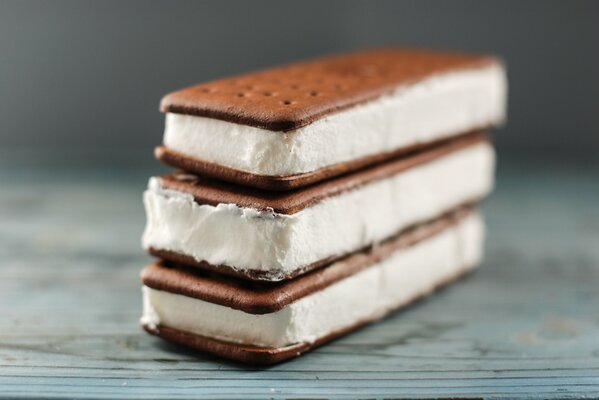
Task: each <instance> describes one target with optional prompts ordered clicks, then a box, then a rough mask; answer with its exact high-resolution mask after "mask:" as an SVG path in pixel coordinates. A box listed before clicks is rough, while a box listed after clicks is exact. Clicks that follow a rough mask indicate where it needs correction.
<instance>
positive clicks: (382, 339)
mask: <svg viewBox="0 0 599 400" xmlns="http://www.w3.org/2000/svg"><path fill="white" fill-rule="evenodd" d="M9 156H10V155H9ZM7 159H8V160H9V161H7ZM25 160H26V159H24V160H23V161H20V157H17V156H14V155H12V157H7V158H6V157H4V161H0V166H1V167H2V168H1V169H0V260H1V261H0V397H3V398H14V397H18V398H42V397H46V398H89V399H92V398H102V399H113V398H114V399H116V398H119V399H122V398H136V399H158V398H165V399H166V398H169V399H178V398H218V399H226V398H238V397H241V396H245V397H247V398H256V399H258V398H271V397H272V398H336V397H361V398H390V397H392V398H402V397H433V398H436V397H483V398H513V397H520V398H577V397H587V398H591V397H599V207H598V206H597V205H598V204H599V179H598V178H599V169H598V168H597V165H592V166H588V167H586V168H584V169H578V168H575V167H573V166H568V165H566V166H559V167H558V166H556V165H552V164H549V163H545V164H526V163H517V162H514V163H511V164H510V163H506V165H507V167H506V168H504V169H503V170H501V172H500V174H499V184H498V189H497V191H496V193H495V195H494V197H493V198H492V199H490V200H489V201H487V202H486V204H485V206H484V209H485V211H486V214H487V220H488V224H489V227H490V228H489V235H488V246H487V247H488V251H487V259H486V261H485V263H484V265H483V266H482V268H481V269H480V270H479V271H478V272H477V273H475V274H474V275H472V276H471V277H469V278H467V279H465V280H463V281H461V282H459V283H457V284H455V285H454V286H452V287H450V288H449V289H447V290H444V291H442V292H440V293H438V294H437V295H435V296H434V297H431V298H429V299H427V300H425V301H422V302H420V303H418V304H416V305H414V306H412V307H409V308H408V309H406V310H404V311H403V312H400V313H398V314H395V315H394V316H392V317H390V318H387V319H386V320H384V321H383V322H381V323H378V324H374V325H371V326H369V327H367V328H365V329H362V330H360V331H359V332H356V333H354V334H352V335H350V336H347V337H345V338H343V339H341V340H337V341H335V342H333V343H331V344H329V345H326V346H324V347H321V348H319V349H318V350H316V351H313V352H311V353H309V354H307V355H305V356H303V357H301V358H299V359H296V360H293V361H291V362H287V363H285V364H281V365H277V366H274V367H270V368H255V367H247V366H243V365H239V364H234V363H230V362H226V361H223V360H220V359H217V358H213V357H208V356H205V355H202V354H199V353H194V352H189V351H187V350H185V349H183V348H181V347H178V346H175V345H171V344H168V343H165V342H162V341H161V340H159V339H157V338H154V337H151V336H149V335H146V334H144V333H143V332H142V331H141V330H140V329H139V327H138V325H137V320H138V317H139V314H140V307H141V301H140V290H139V283H138V277H137V275H138V271H139V269H140V268H141V267H142V266H143V265H144V264H145V263H146V262H147V261H148V260H149V258H148V257H147V256H145V255H144V254H143V252H142V251H141V250H140V245H139V237H140V234H141V231H142V229H143V220H144V215H143V210H142V207H141V192H142V190H143V187H144V185H145V179H146V177H147V176H148V175H149V173H150V171H151V169H144V168H135V167H128V166H127V165H126V164H122V163H121V164H120V165H121V167H120V168H115V169H107V168H100V167H98V166H96V167H94V166H93V165H94V163H90V164H91V165H92V166H90V167H87V168H84V169H82V168H81V167H80V168H79V169H77V170H69V169H68V164H69V163H68V162H65V163H64V165H62V166H60V165H58V164H56V163H49V164H48V165H50V167H48V166H46V165H44V164H43V163H42V164H40V165H38V166H35V165H34V166H31V165H28V164H27V163H26V161H25ZM157 169H158V167H154V171H156V170H157Z"/></svg>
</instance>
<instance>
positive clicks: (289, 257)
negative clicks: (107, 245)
mask: <svg viewBox="0 0 599 400" xmlns="http://www.w3.org/2000/svg"><path fill="white" fill-rule="evenodd" d="M493 169H494V152H493V149H492V147H491V145H490V144H488V143H485V142H482V143H480V144H476V145H472V146H469V147H466V148H464V149H461V150H458V151H455V152H452V153H449V154H447V155H445V156H442V157H440V158H438V159H435V160H433V161H430V162H428V163H425V164H422V165H419V166H415V167H413V168H410V169H408V170H405V171H403V172H400V173H398V174H396V175H394V176H391V177H388V178H385V179H382V180H379V181H374V182H371V183H369V184H366V185H363V186H360V187H358V188H356V189H354V190H350V191H347V192H342V193H340V194H338V195H335V196H332V197H328V198H326V199H324V200H322V201H321V202H319V203H316V204H315V205H313V206H310V207H307V208H305V209H303V210H301V211H299V212H297V213H295V214H291V215H286V214H278V213H274V212H268V211H258V210H256V209H252V208H242V207H238V206H237V205H235V204H218V205H216V206H212V205H207V204H198V203H197V202H195V201H194V198H193V196H192V195H191V194H188V193H183V192H179V191H175V190H170V189H165V188H163V187H162V186H161V185H160V181H159V180H158V179H156V178H152V179H150V183H149V187H148V190H147V191H146V192H145V193H144V203H145V208H146V214H147V224H146V229H145V232H144V235H143V239H142V242H143V246H144V247H145V248H146V249H147V248H150V247H153V248H155V249H159V250H169V251H173V252H176V253H179V254H183V255H187V256H190V257H192V258H193V259H195V260H196V261H207V262H209V263H211V264H213V265H227V266H230V267H232V268H234V269H237V270H241V271H244V270H257V271H264V272H266V273H267V275H269V277H270V278H271V279H272V280H277V279H281V278H282V277H284V276H285V275H287V274H289V273H291V272H293V271H295V270H297V269H301V268H302V267H306V266H308V265H310V264H312V263H315V262H317V261H320V260H322V259H325V258H327V257H331V256H340V255H343V254H347V253H350V252H353V251H356V250H358V249H361V248H364V247H366V246H368V245H370V244H372V243H376V242H380V241H382V240H385V239H387V238H388V237H390V236H393V235H394V234H396V233H398V232H399V231H401V230H402V229H404V228H407V227H409V226H410V225H413V224H416V223H419V222H424V221H427V220H430V219H433V218H436V217H438V216H439V215H441V214H443V213H445V212H447V211H449V210H451V209H452V208H454V207H457V206H460V205H463V204H464V203H465V202H469V201H474V200H477V199H480V198H482V197H484V196H485V195H486V194H488V193H489V191H490V190H491V187H492V185H493Z"/></svg>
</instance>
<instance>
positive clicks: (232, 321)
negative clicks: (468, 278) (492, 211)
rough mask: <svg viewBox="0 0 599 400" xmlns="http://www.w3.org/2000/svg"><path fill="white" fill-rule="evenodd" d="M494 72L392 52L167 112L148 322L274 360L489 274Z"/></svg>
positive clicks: (210, 348)
mask: <svg viewBox="0 0 599 400" xmlns="http://www.w3.org/2000/svg"><path fill="white" fill-rule="evenodd" d="M505 102H506V77H505V70H504V68H503V66H502V64H501V63H500V62H499V61H498V60H497V59H495V58H493V57H487V56H477V55H469V54H459V53H442V52H427V51H415V50H403V49H383V50H373V51H365V52H360V53H353V54H347V55H340V56H334V57H328V58H322V59H317V60H313V61H309V62H303V63H297V64H291V65H287V66H284V67H278V68H274V69H268V70H264V71H260V72H256V73H251V74H247V75H241V76H236V77H233V78H228V79H222V80H218V81H213V82H209V83H206V84H201V85H197V86H193V87H190V88H186V89H183V90H180V91H177V92H174V93H171V94H169V95H167V96H166V97H164V98H163V100H162V103H161V110H162V111H163V112H165V113H166V129H165V134H164V143H163V145H162V146H160V147H158V148H157V149H156V156H157V158H158V159H160V160H161V161H163V162H165V163H166V164H169V165H171V166H173V167H176V168H178V170H177V171H174V172H172V173H170V174H167V175H165V176H161V177H153V178H151V179H150V183H149V186H148V189H147V191H146V192H145V194H144V202H145V207H146V213H147V225H146V229H145V232H144V235H143V245H144V247H145V248H146V249H147V250H148V251H149V252H150V253H151V254H153V255H155V256H157V257H159V260H158V261H156V262H154V263H152V264H151V265H149V266H147V267H146V268H145V269H144V270H143V271H142V282H143V296H144V311H143V316H142V320H141V321H142V325H143V327H144V328H145V329H146V330H147V331H148V332H150V333H152V334H155V335H158V336H160V337H163V338H165V339H167V340H171V341H174V342H178V343H181V344H184V345H187V346H191V347H194V348H197V349H200V350H203V351H206V352H210V353H214V354H217V355H220V356H224V357H227V358H231V359H234V360H239V361H244V362H250V363H274V362H279V361H282V360H285V359H287V358H291V357H294V356H297V355H299V354H301V353H303V352H305V351H306V350H309V349H311V348H313V347H315V346H317V345H320V344H322V343H324V342H327V341H329V340H331V339H333V338H336V337H338V336H340V335H342V334H344V333H347V332H349V331H351V330H354V329H356V328H357V327H360V326H363V325H364V324H366V323H368V322H371V321H374V320H377V319H379V318H381V317H383V316H385V315H387V314H388V313H390V312H392V311H394V310H397V309H398V308H400V307H401V306H404V305H406V304H408V303H410V302H412V301H414V300H416V299H418V298H421V297H422V296H425V295H427V294H429V293H431V292H432V291H434V290H435V289H436V288H438V287H440V286H442V285H445V284H446V283H448V282H451V281H453V280H455V279H456V278H458V277H460V276H461V275H463V274H465V273H467V272H468V271H470V270H472V269H473V268H475V267H476V266H477V265H478V264H479V263H480V261H481V255H482V254H481V253H482V246H483V236H484V232H483V230H484V229H483V223H482V221H481V217H480V215H479V213H478V212H477V211H476V210H475V205H476V203H477V202H479V201H480V200H481V199H483V198H484V197H485V196H486V195H488V194H489V192H490V190H491V188H492V186H493V169H494V152H493V148H492V146H491V144H490V142H489V139H488V136H487V134H486V133H485V131H484V130H485V129H487V128H489V127H492V126H494V125H497V124H499V123H501V122H502V121H503V119H504V115H505Z"/></svg>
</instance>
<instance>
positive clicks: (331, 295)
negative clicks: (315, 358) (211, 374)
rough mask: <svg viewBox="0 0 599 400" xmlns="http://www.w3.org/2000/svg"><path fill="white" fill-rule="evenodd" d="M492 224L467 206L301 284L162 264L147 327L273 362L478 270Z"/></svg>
mask: <svg viewBox="0 0 599 400" xmlns="http://www.w3.org/2000/svg"><path fill="white" fill-rule="evenodd" d="M482 243H483V224H482V221H481V219H480V217H479V216H478V214H477V213H475V212H473V211H468V210H466V211H464V210H462V211H459V212H456V213H452V214H449V215H446V216H444V217H443V218H440V219H438V220H436V221H433V222H430V223H427V224H425V225H421V226H419V227H416V228H414V229H412V230H410V231H408V232H404V233H402V234H401V235H399V236H397V237H394V238H392V239H389V240H388V241H386V242H383V243H381V244H379V245H377V246H375V247H373V248H371V249H370V250H368V251H362V252H359V253H354V254H352V255H350V256H347V257H345V258H343V259H341V260H338V261H336V262H334V263H332V264H331V265H329V266H326V267H324V268H321V269H319V270H316V271H313V272H311V273H309V274H306V275H304V276H300V277H298V278H296V279H294V280H291V281H287V282H282V283H277V284H267V283H251V282H246V281H241V280H236V279H232V278H226V277H222V276H220V275H216V274H211V273H206V272H199V271H198V270H197V269H193V268H186V267H182V266H175V265H172V264H165V263H154V264H151V265H149V266H148V267H146V268H145V269H144V270H143V272H142V282H143V283H144V288H143V291H144V314H143V316H142V320H141V323H142V325H143V327H144V329H146V330H147V331H148V332H150V333H152V334H155V335H157V336H160V337H162V338H164V339H167V340H170V341H173V342H177V343H180V344H184V345H187V346H190V347H193V348H196V349H199V350H201V351H205V352H209V353H212V354H216V355H218V356H222V357H225V358H229V359H232V360H236V361H241V362H247V363H254V364H271V363H277V362H280V361H283V360H286V359H289V358H292V357H295V356H297V355H299V354H302V353H304V352H306V351H307V350H310V349H312V348H314V347H316V346H318V345H321V344H323V343H325V342H327V341H330V340H332V339H334V338H337V337H339V336H341V335H343V334H345V333H347V332H350V331H352V330H354V329H356V328H358V327H360V326H363V325H365V324H367V323H369V322H372V321H374V320H377V319H380V318H382V317H384V316H385V315H388V314H389V313H390V312H392V311H394V310H397V309H398V308H401V307H402V306H405V305H407V304H409V303H411V302H413V301H415V300H417V299H419V298H421V297H423V296H426V295H427V294H429V293H431V292H433V291H434V290H435V289H437V288H438V287H440V286H443V285H445V284H446V283H448V282H451V281H452V280H455V279H456V278H458V277H460V276H461V275H463V274H465V273H466V272H468V271H470V270H472V269H473V268H474V267H475V266H476V265H477V264H478V263H479V262H480V259H481V253H482V251H481V250H482Z"/></svg>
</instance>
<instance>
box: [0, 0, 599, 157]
mask: <svg viewBox="0 0 599 400" xmlns="http://www.w3.org/2000/svg"><path fill="white" fill-rule="evenodd" d="M389 43H397V44H404V45H412V46H424V47H432V48H448V49H463V50H469V51H476V52H489V53H496V54H498V55H500V56H502V57H503V58H504V59H505V60H506V61H507V63H508V65H509V78H510V107H509V108H510V112H509V123H508V125H507V126H506V127H505V129H503V130H502V131H500V132H498V133H497V134H496V135H495V137H496V140H497V143H498V145H499V147H500V150H501V151H505V152H512V153H514V154H516V153H519V154H520V153H522V152H524V153H525V154H529V153H541V152H544V153H551V154H552V155H555V154H570V155H572V154H574V155H578V154H582V153H587V154H592V153H593V152H597V151H598V150H599V100H598V99H599V79H598V78H597V76H598V72H599V51H598V50H599V47H598V46H599V2H596V1H595V2H592V1H342V2H340V1H315V2H309V1H295V2H288V1H251V2H250V1H240V2H234V1H213V2H187V1H175V2H173V1H170V2H167V1H163V2H160V1H127V2H123V1H113V2H110V1H102V2H87V1H52V2H49V1H46V2H42V1H39V2H37V1H0V121H1V123H2V129H0V145H1V146H2V148H3V149H10V148H15V149H18V148H37V149H38V151H41V152H43V153H44V154H46V153H47V154H51V153H52V152H53V151H54V150H57V149H58V150H60V149H62V151H61V154H63V152H64V149H65V148H68V149H71V148H72V149H82V148H86V149H96V150H97V149H103V150H107V151H111V150H114V151H117V150H120V149H123V148H126V149H130V148H135V149H139V150H140V151H141V150H143V151H146V150H147V151H148V152H149V149H150V148H151V147H152V146H153V145H155V144H157V143H158V142H159V141H160V139H161V134H162V132H161V131H162V126H163V119H162V116H161V115H160V114H159V113H158V111H157V107H158V102H159V99H160V97H161V96H162V95H163V94H164V93H166V92H168V91H170V90H173V89H177V88H179V87H182V86H185V85H188V84H192V83H195V82H199V81H204V80H209V79H213V78H217V77H221V76H225V75H229V74H236V73H241V72H246V71H248V70H253V69H257V68H261V67H265V66H270V65H272V64H279V63H285V62H289V61H293V60H296V59H301V58H305V57H313V56H318V55H321V54H326V53H329V52H338V51H344V50H351V49H355V48H361V47H366V46H371V45H381V44H389ZM73 153H74V152H73ZM56 154H58V153H56ZM144 154H148V155H149V153H144ZM150 157H151V156H150Z"/></svg>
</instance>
